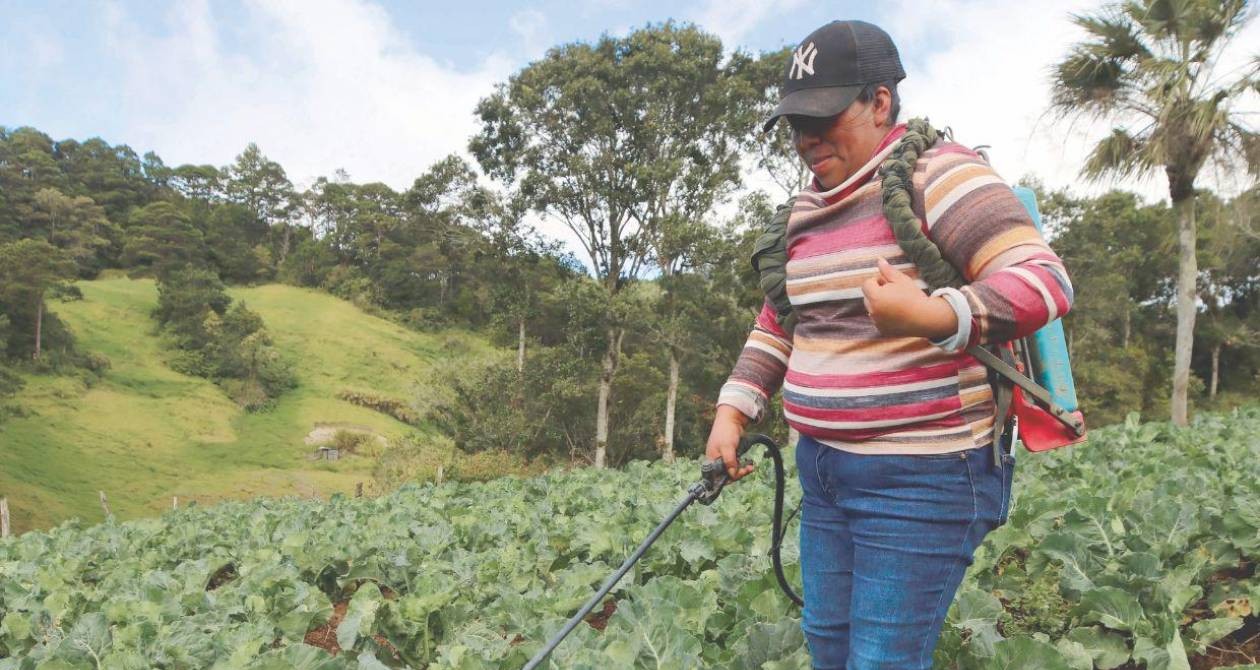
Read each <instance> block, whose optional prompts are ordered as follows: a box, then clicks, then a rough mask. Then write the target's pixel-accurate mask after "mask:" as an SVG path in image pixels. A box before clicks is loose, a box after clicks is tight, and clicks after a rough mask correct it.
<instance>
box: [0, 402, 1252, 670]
mask: <svg viewBox="0 0 1260 670" xmlns="http://www.w3.org/2000/svg"><path fill="white" fill-rule="evenodd" d="M1258 436H1260V410H1257V409H1255V408H1252V409H1248V410H1240V411H1236V412H1234V413H1233V414H1232V415H1229V416H1215V415H1203V416H1200V417H1199V419H1198V420H1197V421H1196V422H1195V423H1194V424H1193V425H1192V426H1191V427H1189V428H1177V427H1173V426H1171V425H1168V424H1141V423H1139V422H1138V421H1137V417H1136V416H1131V417H1129V419H1128V420H1127V421H1126V422H1125V423H1124V424H1122V425H1117V426H1115V427H1111V428H1107V429H1103V430H1100V431H1097V432H1096V433H1095V434H1094V436H1093V439H1092V440H1091V443H1090V444H1088V445H1086V446H1082V447H1077V448H1071V449H1066V450H1061V451H1057V452H1050V453H1045V454H1039V455H1031V454H1027V453H1026V452H1025V453H1021V454H1020V455H1019V456H1020V462H1019V465H1018V467H1017V473H1018V474H1017V485H1016V488H1015V494H1016V497H1015V500H1014V505H1013V510H1012V513H1011V517H1010V522H1009V523H1008V524H1007V525H1005V526H1003V527H1001V528H999V529H998V530H997V531H995V532H993V533H991V534H990V535H989V537H988V538H986V541H985V543H984V544H983V545H982V546H981V547H980V548H979V550H978V551H977V553H976V560H975V563H974V564H973V565H972V566H971V568H970V570H969V572H968V575H967V578H966V580H965V581H964V583H963V586H962V588H961V589H960V591H959V594H958V597H957V599H956V601H955V602H954V604H953V607H952V608H951V610H950V613H949V616H948V618H947V622H946V625H945V628H944V630H943V631H942V635H941V639H940V643H939V646H938V649H937V658H936V661H937V667H942V668H964V669H967V668H1019V669H1021V670H1024V669H1029V668H1054V669H1059V670H1062V669H1064V668H1070V669H1073V670H1089V669H1091V668H1099V669H1104V670H1105V669H1110V668H1117V667H1121V666H1123V665H1124V664H1125V663H1129V662H1136V663H1137V664H1138V665H1137V666H1136V667H1142V664H1145V666H1146V667H1147V668H1152V669H1153V668H1178V667H1180V668H1186V667H1189V665H1188V662H1187V659H1188V657H1189V656H1193V655H1194V654H1196V653H1198V652H1200V651H1202V650H1203V649H1204V648H1205V646H1206V645H1207V644H1212V643H1214V642H1215V641H1217V640H1218V639H1220V638H1221V637H1224V636H1226V635H1229V634H1231V633H1232V632H1233V631H1235V630H1236V629H1237V628H1238V627H1240V626H1242V625H1244V623H1245V622H1248V621H1250V622H1251V624H1250V625H1252V626H1253V627H1254V625H1255V615H1254V612H1253V611H1252V607H1253V604H1254V603H1256V602H1258V601H1260V576H1257V575H1256V571H1255V566H1256V563H1257V558H1258V556H1260V516H1258V515H1257V514H1256V510H1260V484H1258V482H1260V465H1258V463H1260V459H1257V458H1256V456H1257V455H1260V442H1258V441H1257V440H1258ZM694 476H695V472H694V466H692V465H683V464H677V465H673V466H666V465H661V464H646V463H643V462H634V463H632V464H630V465H629V466H628V467H626V468H625V469H624V470H621V471H597V470H593V469H582V470H577V471H573V472H569V473H552V474H548V475H545V476H541V477H535V478H531V479H519V478H506V479H499V480H494V481H491V482H486V483H447V484H442V485H432V484H430V485H425V486H415V485H411V486H407V487H404V488H403V489H401V490H399V491H397V492H396V493H393V494H390V495H387V496H383V497H381V498H376V499H350V498H344V497H341V496H334V497H333V498H332V499H331V500H330V501H328V502H326V503H325V502H318V501H309V500H307V501H303V500H292V499H291V500H258V501H254V502H250V503H227V504H223V505H218V506H215V507H209V508H199V507H190V508H185V509H181V510H178V511H175V512H171V513H168V514H166V515H165V516H163V517H162V518H160V519H145V520H140V521H134V522H128V523H124V524H115V523H112V522H109V523H106V524H103V525H99V526H94V527H90V528H81V527H79V526H78V524H77V523H74V522H71V523H67V524H64V525H63V526H61V527H59V528H57V529H55V530H53V531H50V532H48V533H41V532H31V533H26V534H24V535H21V536H19V537H17V538H14V539H10V540H6V541H2V542H0V575H2V576H3V580H0V669H3V670H13V669H18V668H21V669H25V668H34V667H37V666H38V667H63V668H92V667H96V663H98V662H99V664H100V667H118V668H133V667H134V668H140V667H172V668H173V667H216V668H272V667H275V668H279V667H319V668H355V667H393V666H397V667H430V668H462V669H474V668H518V667H520V666H521V665H522V664H523V663H524V662H525V660H526V659H527V658H529V656H530V655H532V653H533V652H534V651H535V650H536V649H538V648H539V646H540V645H541V644H543V643H544V642H545V641H546V639H547V638H548V637H549V636H550V635H551V634H552V633H553V632H555V631H556V630H557V629H558V628H559V627H560V625H561V624H562V622H563V621H564V619H565V618H567V617H568V616H569V615H570V614H571V613H572V612H573V610H574V609H576V608H577V607H578V605H580V604H581V603H582V602H583V601H584V600H585V599H586V598H587V597H588V596H589V594H590V593H591V592H592V589H593V588H594V587H595V586H596V585H597V584H599V583H600V581H602V580H603V578H604V577H605V576H606V575H607V574H608V573H609V572H610V571H611V570H612V568H613V567H614V566H615V565H616V564H618V563H619V562H620V561H621V560H622V558H623V557H624V556H625V555H626V554H627V553H628V552H629V551H630V549H632V548H633V546H634V545H635V544H637V542H638V541H639V539H640V538H641V537H643V536H644V535H645V534H646V533H647V532H648V531H649V530H650V529H651V528H652V527H653V526H654V525H655V524H656V523H657V521H658V520H659V519H660V517H661V516H663V515H664V514H665V512H667V511H668V510H669V509H670V508H671V507H672V504H673V501H674V500H675V499H677V498H678V497H680V496H681V493H682V491H683V488H684V487H685V485H686V484H688V483H689V482H690V481H691V480H692V479H693V478H694ZM794 492H795V491H794V488H793V490H792V492H791V494H794ZM791 494H790V495H791ZM769 496H770V484H769V480H768V478H766V477H762V476H758V477H753V478H751V479H749V480H745V481H744V482H741V483H740V484H739V485H737V486H733V487H731V488H730V489H729V490H727V491H726V492H725V493H724V494H723V496H722V499H721V500H720V501H719V502H718V504H717V505H715V506H713V507H699V508H695V509H692V510H689V511H688V512H687V514H686V515H685V516H683V517H682V518H681V519H680V520H679V521H678V522H677V523H676V524H675V525H674V526H673V527H672V528H671V529H670V530H669V531H667V532H666V533H665V535H663V536H662V538H661V540H660V541H659V542H658V543H657V544H656V545H655V546H654V547H653V549H652V551H650V552H649V553H648V554H647V555H646V556H645V557H644V559H643V560H642V561H641V562H640V563H639V564H638V566H637V567H636V568H635V570H634V571H633V572H632V573H631V575H630V576H628V577H627V578H626V580H624V581H623V583H622V585H621V586H620V587H619V588H618V590H617V591H615V592H614V595H613V597H614V599H615V601H616V602H615V611H614V612H612V614H611V617H610V618H608V620H607V625H606V627H605V628H604V630H603V631H602V632H600V631H598V630H596V629H595V628H593V627H590V626H580V627H579V628H578V630H577V631H576V632H575V633H574V634H573V635H572V636H570V637H569V639H567V640H566V641H565V643H564V644H563V645H562V646H561V647H560V648H559V649H558V650H557V651H556V653H555V655H554V656H553V658H552V661H551V666H550V667H555V668H589V669H594V668H608V667H619V668H657V667H670V668H674V667H681V668H691V667H697V668H698V667H711V668H719V667H720V668H762V669H767V668H777V669H785V668H801V669H803V668H807V667H808V655H807V653H806V650H805V648H804V641H803V638H802V636H801V633H800V628H799V621H798V619H797V613H796V612H795V611H794V610H793V609H792V608H791V606H790V605H789V604H788V603H787V601H786V600H785V599H784V598H783V597H782V595H781V594H780V593H779V592H778V590H777V587H776V585H775V583H774V578H773V576H772V574H771V571H770V564H769V558H768V557H767V555H766V551H767V549H768V546H769V523H770V507H771V506H770V504H769ZM52 555H56V556H59V557H60V559H59V560H58V561H55V562H52V561H48V560H46V557H48V556H52ZM796 556H797V548H796V544H795V538H794V537H793V536H792V535H789V538H788V541H787V544H786V546H785V557H786V559H787V562H788V563H789V573H790V577H791V579H793V580H798V579H799V571H798V570H796V569H795V566H794V564H795V562H796ZM334 605H337V606H339V607H341V608H344V611H345V615H344V617H343V618H342V619H341V620H340V621H339V623H337V625H336V626H335V636H336V638H337V640H338V642H339V645H340V647H341V649H342V650H343V651H342V653H341V654H340V655H338V656H336V657H333V656H331V655H330V654H328V653H327V652H325V651H323V650H321V649H317V648H314V647H311V646H308V645H306V644H304V643H303V639H304V636H305V635H306V633H307V632H308V631H310V630H313V629H315V628H317V627H320V626H323V625H325V624H327V622H328V621H329V619H330V617H331V616H332V612H333V606H334ZM610 609H612V608H610ZM394 654H397V656H395V655H394Z"/></svg>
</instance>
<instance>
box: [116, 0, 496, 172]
mask: <svg viewBox="0 0 1260 670" xmlns="http://www.w3.org/2000/svg"><path fill="white" fill-rule="evenodd" d="M233 18H234V19H235V17H233ZM105 30H106V32H107V35H108V43H109V46H110V48H111V49H112V50H113V52H114V54H115V55H116V57H118V58H120V59H121V60H122V63H123V65H124V68H123V70H124V71H123V74H122V95H120V96H119V100H120V104H122V105H125V106H126V107H127V109H126V118H127V119H129V121H128V123H127V127H126V128H124V131H123V132H124V136H125V138H126V140H127V141H128V142H129V143H131V144H133V145H136V146H144V147H153V148H154V149H155V150H156V151H157V152H158V153H159V155H161V156H162V157H163V158H164V159H165V160H166V161H167V162H168V163H182V162H196V163H206V162H209V163H214V164H220V165H221V164H225V163H227V162H229V161H230V160H231V159H232V158H233V157H234V156H235V155H236V154H237V153H239V152H240V150H241V149H242V148H244V146H245V145H246V144H247V143H248V142H251V141H256V142H258V144H259V146H260V148H262V150H263V152H264V153H266V154H267V155H268V156H269V157H271V158H272V159H274V160H277V161H278V162H280V164H281V165H283V166H284V167H285V169H286V170H287V171H288V173H289V176H290V178H291V179H293V180H294V181H295V182H298V183H302V182H309V181H310V180H312V179H313V178H314V177H316V176H319V175H329V174H331V173H332V171H333V170H335V169H337V168H344V169H345V170H347V171H348V172H349V173H350V175H351V177H352V178H353V179H355V180H356V181H378V180H379V181H383V182H385V183H387V184H389V185H391V186H393V187H396V188H405V187H407V186H409V185H410V183H411V180H412V179H414V178H415V177H416V176H417V175H419V174H420V173H421V172H422V171H423V170H424V169H425V168H427V167H428V166H429V165H430V164H431V163H433V162H434V161H436V160H439V159H441V158H442V157H443V156H445V155H447V154H450V153H463V152H464V147H465V145H466V143H467V140H468V138H469V137H470V136H471V135H472V134H473V133H474V132H475V130H476V125H475V119H474V117H473V109H474V107H475V105H476V103H477V101H478V100H479V99H480V98H482V97H484V96H486V95H488V94H490V93H491V92H492V90H493V87H494V84H495V83H496V82H498V81H503V80H505V79H506V78H507V75H508V74H509V73H510V71H511V63H510V62H509V61H508V60H507V58H506V57H504V56H502V55H499V54H495V53H491V54H489V55H485V56H482V57H480V59H479V60H475V61H470V62H459V63H444V62H439V61H437V60H435V59H434V58H432V57H430V56H428V55H426V54H424V53H423V52H422V51H420V49H421V48H422V47H423V45H416V44H412V43H409V42H408V40H407V39H406V38H405V37H404V36H403V35H402V34H401V33H400V32H399V31H398V30H397V29H396V28H395V27H394V26H393V25H392V24H391V22H390V19H389V17H388V15H387V14H386V13H385V11H384V10H382V9H381V8H380V7H378V6H376V5H374V4H371V3H368V2H363V1H360V0H321V1H319V2H305V3H287V2H279V1H276V2H268V1H257V2H251V3H249V4H247V5H246V6H245V7H244V12H243V14H242V16H241V17H240V22H239V23H236V22H232V23H231V25H229V22H228V21H227V20H225V19H224V18H223V17H219V16H216V15H215V13H214V11H212V7H211V5H209V4H207V3H206V2H205V1H204V0H198V1H192V2H184V3H177V4H175V5H172V6H171V9H170V10H169V13H168V14H167V16H166V17H164V20H163V22H162V30H161V31H160V32H159V34H151V31H150V32H146V31H144V30H142V29H141V28H140V26H139V25H138V24H137V22H136V21H135V19H134V17H132V16H129V15H127V14H126V13H125V12H123V11H122V10H120V9H118V8H116V7H115V6H111V7H110V9H109V10H108V12H107V20H106V22H105ZM239 44H247V45H249V47H248V48H247V49H241V48H239V47H238V46H236V45H239Z"/></svg>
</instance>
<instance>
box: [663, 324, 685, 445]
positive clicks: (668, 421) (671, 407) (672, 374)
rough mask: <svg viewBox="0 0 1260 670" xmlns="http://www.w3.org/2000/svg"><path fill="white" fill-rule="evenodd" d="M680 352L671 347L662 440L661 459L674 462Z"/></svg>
mask: <svg viewBox="0 0 1260 670" xmlns="http://www.w3.org/2000/svg"><path fill="white" fill-rule="evenodd" d="M680 367H681V365H680V363H679V361H678V352H676V351H674V348H673V347H670V348H669V395H667V396H666V397H665V436H664V439H663V440H662V441H661V460H663V461H665V462H666V463H673V462H674V414H675V411H676V409H677V407H678V377H679V368H680Z"/></svg>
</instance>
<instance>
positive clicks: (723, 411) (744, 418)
mask: <svg viewBox="0 0 1260 670" xmlns="http://www.w3.org/2000/svg"><path fill="white" fill-rule="evenodd" d="M714 420H715V421H719V422H729V423H733V424H735V425H736V426H739V427H740V428H741V429H742V428H743V427H744V426H747V425H748V424H749V423H750V422H752V419H751V418H749V417H748V415H746V414H744V413H743V412H741V411H739V410H738V409H736V407H735V406H734V405H718V406H717V416H716V417H715V418H714Z"/></svg>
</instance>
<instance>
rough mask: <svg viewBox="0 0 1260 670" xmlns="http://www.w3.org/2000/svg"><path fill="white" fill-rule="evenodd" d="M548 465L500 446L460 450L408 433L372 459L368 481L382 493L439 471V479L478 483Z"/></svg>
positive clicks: (428, 478)
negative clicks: (373, 460)
mask: <svg viewBox="0 0 1260 670" xmlns="http://www.w3.org/2000/svg"><path fill="white" fill-rule="evenodd" d="M549 465H551V463H550V462H549V461H547V460H545V459H535V460H533V461H530V460H528V459H525V458H523V457H522V456H521V455H520V454H513V453H510V452H507V451H503V450H500V449H495V450H488V451H483V452H479V453H476V454H467V453H461V452H459V451H456V450H454V449H452V448H451V444H450V443H449V442H447V441H446V440H444V439H442V438H437V439H434V438H431V437H427V436H422V435H419V434H411V435H407V436H403V437H400V438H395V439H394V440H392V441H390V443H389V446H388V447H386V448H385V449H384V451H383V452H382V453H381V454H380V456H379V457H378V458H377V459H376V463H375V465H374V466H373V468H372V481H373V486H374V487H375V490H376V492H378V493H385V492H387V491H392V490H394V489H396V488H398V487H399V486H402V485H403V484H407V483H410V482H431V481H436V480H437V479H438V472H439V470H440V471H441V473H442V480H443V481H478V482H481V481H489V480H492V479H497V478H499V477H505V476H508V475H516V476H531V475H536V474H541V473H542V472H544V471H545V470H546V469H547V468H548V466H549Z"/></svg>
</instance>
